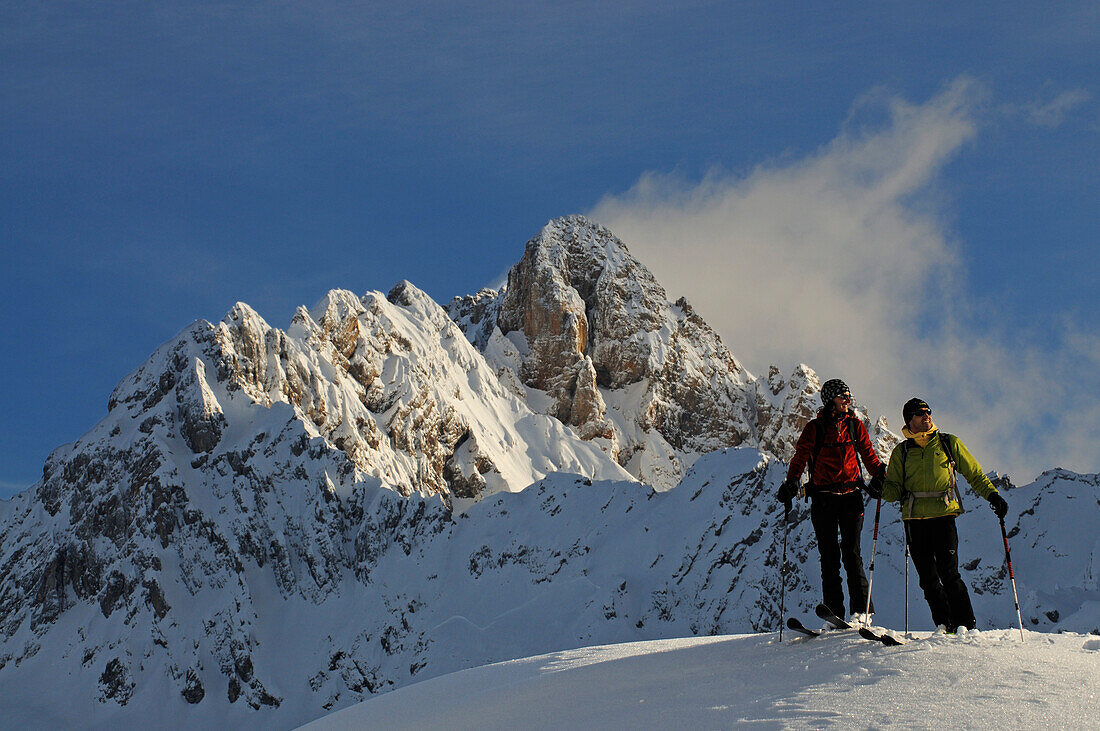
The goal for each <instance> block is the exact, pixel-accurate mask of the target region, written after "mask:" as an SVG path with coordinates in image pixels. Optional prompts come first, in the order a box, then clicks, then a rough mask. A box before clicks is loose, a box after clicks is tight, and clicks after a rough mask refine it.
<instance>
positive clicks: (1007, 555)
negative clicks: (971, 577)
mask: <svg viewBox="0 0 1100 731" xmlns="http://www.w3.org/2000/svg"><path fill="white" fill-rule="evenodd" d="M1001 539H1002V540H1004V542H1005V561H1007V562H1008V578H1009V579H1010V580H1011V581H1012V601H1014V602H1015V603H1016V621H1017V622H1019V623H1020V642H1023V641H1024V618H1023V617H1022V616H1021V615H1020V597H1019V595H1017V594H1016V576H1015V575H1014V574H1013V573H1012V554H1011V553H1009V551H1008V533H1006V532H1005V519H1004V518H1001Z"/></svg>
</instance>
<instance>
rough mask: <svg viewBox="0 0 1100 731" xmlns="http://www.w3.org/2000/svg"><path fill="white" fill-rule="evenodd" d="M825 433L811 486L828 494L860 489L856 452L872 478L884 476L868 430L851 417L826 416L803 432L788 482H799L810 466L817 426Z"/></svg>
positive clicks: (883, 467)
mask: <svg viewBox="0 0 1100 731" xmlns="http://www.w3.org/2000/svg"><path fill="white" fill-rule="evenodd" d="M849 418H851V419H853V420H854V421H855V427H856V428H855V442H854V443H853V441H852V439H851V435H850V432H849V427H848V423H847V422H848V419H849ZM819 422H820V423H821V425H822V426H823V427H824V429H825V433H824V435H823V436H824V439H823V440H822V443H821V452H820V453H819V454H818V455H817V464H816V465H815V466H814V471H813V474H812V475H810V482H809V485H812V486H816V487H819V488H821V489H822V490H823V491H826V492H847V491H848V490H851V489H853V488H855V487H858V484H859V481H860V475H859V460H858V458H857V457H856V452H857V451H858V452H859V456H861V457H863V464H864V466H865V467H867V470H868V471H869V472H870V473H871V475H872V476H875V475H878V476H880V477H881V476H885V474H886V465H884V464H882V462H880V461H879V458H878V455H877V454H875V450H874V447H872V446H871V436H870V435H869V434H868V433H867V427H865V426H864V425H863V422H862V421H860V420H859V419H856V418H855V417H854V416H852V415H851V413H848V414H837V415H834V416H824V415H823V414H818V416H817V418H816V419H813V420H811V421H810V423H809V424H807V425H806V428H805V429H803V430H802V436H800V437H799V438H798V444H797V445H795V448H794V458H793V459H792V460H791V466H790V468H789V469H788V470H787V479H788V480H794V481H795V482H797V481H799V480H800V479H801V477H802V471H803V470H804V469H806V465H807V464H808V463H809V462H810V459H811V458H812V457H813V453H814V440H815V439H816V438H817V426H818V423H819Z"/></svg>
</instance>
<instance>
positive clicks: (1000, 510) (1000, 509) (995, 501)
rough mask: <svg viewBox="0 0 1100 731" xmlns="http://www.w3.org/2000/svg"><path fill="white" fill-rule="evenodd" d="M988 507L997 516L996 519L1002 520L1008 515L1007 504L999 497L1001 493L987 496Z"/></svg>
mask: <svg viewBox="0 0 1100 731" xmlns="http://www.w3.org/2000/svg"><path fill="white" fill-rule="evenodd" d="M989 507H991V508H993V512H994V513H996V514H997V517H998V518H1000V519H1001V520H1004V517H1005V516H1006V515H1008V503H1006V502H1005V499H1004V498H1003V497H1001V493H999V492H995V493H993V494H992V495H990V496H989Z"/></svg>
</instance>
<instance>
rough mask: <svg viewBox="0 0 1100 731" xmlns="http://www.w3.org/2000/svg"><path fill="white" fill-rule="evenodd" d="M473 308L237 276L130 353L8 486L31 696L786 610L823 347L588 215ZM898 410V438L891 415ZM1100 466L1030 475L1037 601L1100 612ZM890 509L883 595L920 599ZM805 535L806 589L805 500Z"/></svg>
mask: <svg viewBox="0 0 1100 731" xmlns="http://www.w3.org/2000/svg"><path fill="white" fill-rule="evenodd" d="M449 312H450V314H451V316H452V317H448V312H447V311H445V310H444V309H443V308H441V307H440V306H438V305H437V304H436V303H435V302H433V301H432V300H430V299H429V298H428V297H427V296H426V295H425V294H424V293H423V292H421V291H419V290H417V289H416V288H415V287H414V286H412V285H411V284H409V283H407V282H403V283H400V284H398V285H397V286H396V287H394V288H393V290H392V291H391V292H390V293H389V295H387V296H384V295H382V294H380V293H377V292H371V293H368V294H366V295H364V296H363V297H356V296H355V295H353V294H351V293H349V292H345V291H333V292H330V293H329V294H328V295H326V296H325V297H324V298H323V299H322V300H321V302H320V303H318V305H317V306H316V307H314V308H313V309H312V310H306V309H304V308H301V309H299V311H298V312H297V313H296V315H295V316H294V318H293V321H292V322H291V324H290V326H289V327H288V328H287V329H286V330H280V329H277V328H273V327H271V326H269V325H268V324H267V323H265V322H264V321H263V319H262V318H260V316H259V315H258V314H256V313H255V312H254V311H252V310H251V309H249V308H248V307H247V306H246V305H243V304H239V305H237V306H236V307H234V308H233V309H232V310H231V311H230V312H229V314H227V315H226V317H225V318H224V319H223V320H222V321H221V322H220V323H218V324H216V325H213V324H211V323H207V322H204V321H199V322H196V323H195V324H193V325H192V326H191V327H189V328H187V329H186V330H185V331H184V332H182V333H180V335H179V336H177V337H176V338H174V339H173V340H172V341H170V342H169V343H166V344H165V345H164V346H162V347H161V348H160V349H158V351H157V352H156V353H154V354H153V355H152V356H151V357H150V358H149V360H148V361H146V362H145V363H144V364H143V365H142V366H141V367H140V368H138V369H137V370H136V371H134V372H133V373H132V374H130V375H129V376H127V377H126V378H125V379H123V381H122V382H121V383H120V384H119V386H118V387H117V388H116V390H115V392H114V393H113V394H112V396H111V399H110V404H109V410H108V414H107V416H106V417H105V418H104V419H103V421H101V422H100V423H99V424H98V425H96V426H95V427H94V428H93V429H92V430H91V431H89V432H88V433H87V434H86V435H84V436H83V437H82V438H81V439H80V440H78V441H77V442H76V443H74V444H71V445H66V446H64V447H62V448H60V449H58V450H56V451H55V452H54V453H53V454H52V455H51V456H50V457H49V459H48V460H47V462H46V465H45V466H44V469H43V477H42V480H40V481H39V482H38V483H37V484H36V485H35V486H33V487H32V488H31V489H30V490H28V491H27V492H24V493H22V494H20V495H18V496H16V497H15V498H14V499H13V500H11V501H8V502H0V556H2V564H0V643H2V644H0V698H2V699H3V701H4V705H5V707H9V706H16V705H17V706H19V707H20V708H22V709H24V710H25V711H26V713H27V714H28V715H27V716H26V717H27V718H37V719H41V720H42V722H43V723H48V724H50V725H61V724H65V725H78V726H88V725H97V724H101V725H107V724H113V723H117V722H129V723H130V724H131V725H132V724H133V723H135V722H137V721H140V722H142V723H157V724H161V725H166V726H169V727H173V726H194V725H200V724H212V723H214V722H218V723H225V722H227V721H228V722H234V723H239V724H243V725H245V726H250V727H251V726H261V725H263V726H265V727H272V726H273V727H289V726H292V725H295V724H298V723H301V722H304V721H307V720H309V719H311V718H316V717H318V716H320V715H322V714H323V713H325V712H326V711H329V710H333V709H336V708H341V707H343V706H346V705H349V704H352V703H355V702H357V701H359V700H362V699H363V698H365V697H369V696H371V695H373V694H376V693H379V692H382V691H385V690H389V689H392V688H396V687H399V686H402V685H405V684H408V683H410V682H413V681H415V680H420V679H423V678H427V677H432V676H436V675H440V674H443V673H447V672H451V671H454V670H458V669H461V668H465V667H471V666H475V665H480V664H483V663H486V662H493V661H496V660H503V659H508V658H513V657H520V656H525V655H532V654H537V653H540V652H549V651H553V650H559V649H562V648H568V647H578V646H582V645H588V644H600V643H607V642H616V641H628V640H646V639H657V638H665V637H674V636H683V635H692V634H695V635H698V634H714V633H731V632H747V631H763V630H768V629H772V628H774V627H775V626H776V621H777V618H778V614H779V612H778V605H779V585H780V583H779V571H778V568H779V564H780V558H779V556H780V553H781V546H782V526H780V525H779V523H778V518H779V514H778V513H777V510H776V507H777V506H776V504H775V501H774V497H773V495H774V492H775V489H776V487H777V486H778V483H779V481H780V480H781V479H782V477H783V471H784V466H783V464H782V462H781V459H782V458H786V457H787V456H789V454H790V452H791V449H792V445H793V440H794V439H795V438H796V437H797V434H798V433H799V431H800V430H801V428H802V426H803V425H804V424H805V422H806V420H807V419H808V418H809V417H811V416H812V414H813V411H814V409H815V407H816V405H817V403H818V401H817V391H818V389H819V382H818V379H817V376H816V374H814V373H813V371H812V370H811V369H809V368H808V367H806V366H799V367H798V368H796V369H795V370H794V372H793V373H792V374H791V375H790V376H789V377H782V376H781V374H780V371H779V370H778V369H772V370H771V371H770V372H769V374H768V375H767V376H766V377H765V378H756V377H754V376H753V375H752V374H750V373H748V372H747V371H746V370H745V369H744V368H743V367H742V366H741V365H740V364H739V363H738V362H737V360H736V359H735V358H734V357H733V356H732V355H731V354H730V352H729V351H728V349H727V348H726V347H725V346H724V345H723V344H722V342H721V340H720V339H719V338H718V336H717V335H716V334H715V333H714V332H713V331H712V330H711V329H710V328H709V327H707V326H706V324H705V323H704V322H702V320H701V319H700V318H699V317H698V316H697V315H695V314H694V313H693V312H692V311H691V308H690V306H689V305H688V304H687V303H686V302H685V301H683V300H680V301H679V302H677V303H669V302H668V301H667V300H666V299H665V294H664V291H663V290H662V289H661V288H660V285H659V284H657V282H656V281H655V280H654V279H653V277H652V275H650V274H649V272H648V271H646V270H645V268H644V266H642V265H641V264H640V263H639V262H637V261H636V260H634V259H633V258H632V257H630V255H629V253H628V252H627V250H626V247H625V246H624V245H623V244H622V242H620V241H618V240H617V239H615V237H614V236H613V235H611V233H610V232H608V231H607V230H606V229H603V228H600V227H599V226H596V225H595V224H592V223H590V222H588V221H585V220H584V219H581V218H579V217H571V218H567V219H561V220H558V221H553V222H551V223H550V224H548V225H547V227H546V228H545V229H543V231H542V232H541V233H540V234H539V235H538V236H536V237H535V238H534V239H532V241H531V242H529V243H528V245H527V249H526V252H525V254H524V257H523V260H521V262H520V263H519V264H517V265H516V267H515V268H514V269H513V270H512V273H511V274H510V276H509V285H508V287H507V288H506V289H505V290H504V291H503V292H491V291H483V292H481V293H479V294H478V295H475V296H472V297H469V298H462V299H459V300H456V301H455V302H452V303H451V305H450V307H449ZM452 318H453V319H452ZM456 323H457V324H456ZM464 334H465V336H464ZM466 336H468V338H469V339H467V337H466ZM872 433H873V436H874V437H875V438H876V439H877V440H878V446H879V448H880V450H882V451H885V450H886V449H888V448H889V446H890V445H891V444H892V443H893V440H896V437H893V436H892V435H891V434H890V433H889V432H888V431H887V430H886V424H885V421H884V420H881V419H880V420H879V421H878V423H877V424H875V425H873V432H872ZM1097 482H1098V479H1097V476H1095V475H1074V474H1071V473H1065V472H1051V473H1046V474H1044V475H1043V476H1042V477H1041V478H1040V479H1039V480H1038V481H1037V482H1036V483H1034V484H1032V485H1029V486H1026V487H1024V488H1015V489H1012V490H1011V491H1010V493H1009V495H1010V497H1009V501H1010V504H1011V505H1012V507H1013V509H1014V515H1015V516H1017V517H1015V518H1014V520H1013V521H1012V522H1011V526H1012V530H1013V540H1014V542H1015V545H1018V546H1020V548H1019V549H1017V550H1018V551H1019V552H1020V553H1019V555H1016V554H1014V558H1015V559H1016V565H1017V567H1018V574H1019V577H1020V580H1019V584H1020V589H1021V604H1022V606H1024V608H1025V611H1026V617H1027V620H1028V622H1029V626H1030V627H1032V628H1037V629H1046V630H1056V629H1068V630H1075V631H1090V630H1092V629H1093V628H1094V627H1096V626H1100V600H1098V593H1097V584H1096V575H1095V568H1094V567H1095V565H1096V560H1095V559H1096V556H1097V553H1098V552H1100V548H1098V543H1097V541H1096V539H1095V538H1092V537H1091V536H1092V532H1091V531H1089V530H1088V529H1087V526H1091V524H1092V522H1094V521H1095V517H1096V513H1097V503H1096V495H1095V492H1096V486H1097ZM654 488H657V489H654ZM891 510H893V509H892V508H886V509H884V513H885V514H886V520H885V521H884V522H885V523H887V525H886V526H885V527H884V529H883V535H882V537H881V538H880V542H879V548H880V554H882V558H881V559H880V561H881V563H880V564H879V567H880V568H878V569H877V575H876V579H875V587H876V589H875V593H876V604H878V606H879V611H880V616H882V617H900V616H902V611H903V610H902V608H901V607H902V605H901V603H900V602H901V599H900V597H901V596H902V591H901V589H900V587H901V585H902V584H901V581H902V579H901V576H902V574H901V571H902V567H903V563H902V557H901V551H900V548H899V545H900V544H898V543H897V541H898V539H899V536H900V528H897V526H896V525H895V526H892V527H891V525H889V523H890V521H891V520H895V521H896V510H893V512H890V511H891ZM982 510H983V509H982V507H981V506H979V507H978V510H977V511H975V513H976V515H975V517H974V518H973V520H970V516H967V517H966V518H964V520H967V521H970V522H968V523H965V525H964V526H963V527H961V528H960V531H961V532H962V534H963V548H962V549H961V550H962V551H963V559H964V562H965V566H966V572H967V578H968V580H969V581H970V583H971V586H972V587H974V592H975V604H976V609H977V610H978V613H979V616H981V617H982V618H983V619H982V620H981V621H982V622H984V623H985V624H984V625H983V626H986V627H991V626H1001V627H1005V626H1010V625H1011V623H1012V622H1013V621H1014V620H1015V613H1014V612H1013V611H1012V609H1011V602H1010V601H1008V600H1007V599H1006V593H1005V592H1006V591H1007V589H1006V586H1005V580H1006V576H1005V574H1004V572H1003V569H1002V568H1001V563H1000V557H1001V553H1002V549H1001V547H1000V536H999V532H994V530H995V526H996V523H995V521H992V520H991V514H990V513H988V510H985V511H984V513H983V512H982ZM796 512H797V513H798V517H805V516H804V514H805V510H804V508H803V507H800V508H799V510H798V511H796ZM983 519H984V522H983ZM971 525H973V527H972V528H971ZM1073 525H1079V527H1080V531H1078V532H1076V533H1072V534H1070V535H1072V541H1071V542H1068V541H1069V540H1070V539H1069V538H1068V537H1067V536H1066V535H1065V534H1063V533H1062V532H1061V526H1073ZM979 526H981V528H980V529H979ZM991 526H993V527H991ZM868 540H869V537H868ZM868 550H869V547H868ZM788 551H789V560H790V561H791V562H792V564H793V565H794V566H795V568H794V569H793V570H792V572H791V574H790V576H789V577H788V584H787V585H788V589H787V605H788V607H790V608H793V609H794V610H796V611H805V610H808V609H809V608H810V607H811V606H812V604H813V603H814V602H815V601H816V592H817V589H816V587H817V583H818V582H817V579H816V573H817V569H816V559H815V558H814V551H813V545H812V531H811V530H810V527H809V522H808V521H807V520H801V521H800V522H798V523H797V524H795V526H794V527H793V528H792V530H791V535H790V542H789V546H788ZM968 556H969V557H970V558H968ZM1055 562H1057V569H1051V568H1049V566H1048V565H1053V564H1054V563H1055ZM892 582H893V583H892ZM891 586H892V587H893V588H891ZM913 603H914V605H917V604H918V603H919V602H916V601H915V602H913ZM913 614H914V617H916V616H918V615H919V608H916V609H915V611H914V613H913ZM920 616H922V615H920ZM915 624H916V622H915Z"/></svg>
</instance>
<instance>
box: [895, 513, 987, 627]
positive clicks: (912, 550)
mask: <svg viewBox="0 0 1100 731" xmlns="http://www.w3.org/2000/svg"><path fill="white" fill-rule="evenodd" d="M905 527H906V535H907V536H908V541H909V554H910V555H911V556H912V557H913V566H915V567H916V569H917V576H919V577H920V588H921V590H923V591H924V598H925V600H927V601H928V608H929V609H930V610H932V621H933V622H934V623H935V624H936V625H937V626H938V625H941V624H942V625H944V626H945V627H946V628H947V629H948V630H949V631H952V632H953V631H954V630H955V629H956V628H957V627H967V628H968V629H974V608H973V607H972V606H971V605H970V594H969V592H967V590H966V583H965V582H964V581H963V580H962V577H961V576H959V553H958V549H959V533H958V531H957V530H956V529H955V516H953V515H948V516H944V517H942V518H925V519H923V520H907V521H905Z"/></svg>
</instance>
